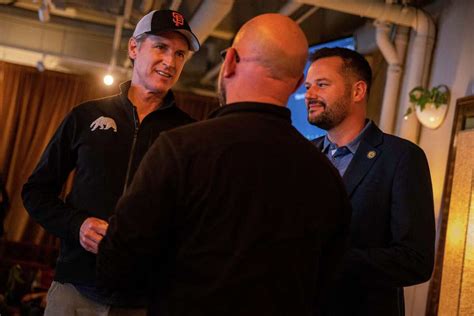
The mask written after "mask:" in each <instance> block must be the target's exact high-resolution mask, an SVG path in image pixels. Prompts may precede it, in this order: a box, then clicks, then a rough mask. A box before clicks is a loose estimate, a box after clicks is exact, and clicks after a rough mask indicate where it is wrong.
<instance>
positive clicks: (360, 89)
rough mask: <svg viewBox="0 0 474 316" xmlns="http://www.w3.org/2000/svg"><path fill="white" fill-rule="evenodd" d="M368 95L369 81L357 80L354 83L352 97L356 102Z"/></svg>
mask: <svg viewBox="0 0 474 316" xmlns="http://www.w3.org/2000/svg"><path fill="white" fill-rule="evenodd" d="M366 95H367V83H366V82H365V81H362V80H359V81H356V82H355V83H354V85H353V90H352V97H353V99H354V101H355V102H361V101H363V100H364V99H365V97H366Z"/></svg>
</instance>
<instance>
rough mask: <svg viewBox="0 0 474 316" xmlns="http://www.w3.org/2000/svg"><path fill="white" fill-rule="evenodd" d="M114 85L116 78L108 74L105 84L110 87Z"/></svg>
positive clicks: (105, 77)
mask: <svg viewBox="0 0 474 316" xmlns="http://www.w3.org/2000/svg"><path fill="white" fill-rule="evenodd" d="M113 83H114V77H113V76H112V75H111V74H106V75H105V76H104V84H105V85H106V86H110V85H112V84H113Z"/></svg>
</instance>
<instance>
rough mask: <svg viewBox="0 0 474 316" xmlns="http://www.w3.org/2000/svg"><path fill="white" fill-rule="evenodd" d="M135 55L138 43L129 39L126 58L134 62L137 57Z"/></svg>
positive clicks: (133, 39)
mask: <svg viewBox="0 0 474 316" xmlns="http://www.w3.org/2000/svg"><path fill="white" fill-rule="evenodd" d="M137 53H138V42H137V40H136V39H135V38H133V37H130V39H129V40H128V57H130V59H133V60H135V58H136V57H137Z"/></svg>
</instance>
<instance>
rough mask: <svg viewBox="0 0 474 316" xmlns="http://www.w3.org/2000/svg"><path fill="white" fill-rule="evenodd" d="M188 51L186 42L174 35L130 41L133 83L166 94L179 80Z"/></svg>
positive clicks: (169, 33)
mask: <svg viewBox="0 0 474 316" xmlns="http://www.w3.org/2000/svg"><path fill="white" fill-rule="evenodd" d="M188 51H189V47H188V42H187V41H186V39H185V38H184V37H183V36H182V35H180V34H179V33H176V32H164V33H161V34H160V35H147V36H146V38H145V40H143V42H141V43H138V42H137V40H136V39H134V38H132V39H130V42H129V47H128V53H129V56H130V58H131V59H133V60H134V65H133V75H132V83H133V84H134V85H138V86H141V87H143V88H144V89H146V90H148V91H151V92H156V93H160V94H166V93H167V92H168V90H169V89H171V87H173V85H174V84H175V83H176V81H178V79H179V76H180V75H181V71H182V70H183V66H184V64H185V62H186V59H187V55H188Z"/></svg>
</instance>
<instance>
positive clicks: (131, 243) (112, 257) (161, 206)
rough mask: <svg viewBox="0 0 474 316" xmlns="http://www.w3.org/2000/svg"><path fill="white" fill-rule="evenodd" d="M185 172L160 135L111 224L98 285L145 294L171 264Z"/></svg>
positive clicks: (100, 255)
mask: <svg viewBox="0 0 474 316" xmlns="http://www.w3.org/2000/svg"><path fill="white" fill-rule="evenodd" d="M181 173H182V172H180V170H179V168H178V163H177V159H176V154H175V152H174V150H173V148H172V146H171V143H170V142H169V140H168V138H167V136H166V133H162V134H160V136H159V137H158V139H157V140H156V141H155V143H154V144H153V145H152V147H150V149H149V150H148V152H147V153H146V155H145V157H144V158H143V160H142V162H141V164H140V166H139V168H138V170H137V173H136V174H135V176H134V178H133V181H132V184H131V185H130V187H129V189H128V190H127V192H126V193H125V195H124V196H122V198H121V199H120V200H119V202H118V204H117V208H116V211H115V213H114V215H113V216H111V218H110V220H109V227H108V230H107V233H106V235H105V237H104V239H103V240H102V241H101V243H100V245H99V253H98V255H97V278H98V284H100V285H101V286H104V287H106V288H114V289H122V290H127V289H128V290H130V289H143V288H144V287H145V285H146V284H147V283H148V281H149V280H150V275H149V273H150V272H151V271H155V272H156V271H157V270H160V269H159V268H158V269H157V265H161V264H163V263H166V262H167V260H168V258H169V256H167V254H168V253H169V251H172V247H171V246H170V245H171V244H172V242H170V236H169V235H170V231H174V226H173V225H174V222H175V221H174V216H175V213H176V209H177V208H178V206H177V205H176V203H177V202H176V201H177V196H178V182H179V179H180V178H181V176H180V174H181ZM156 273H159V271H158V272H156Z"/></svg>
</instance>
